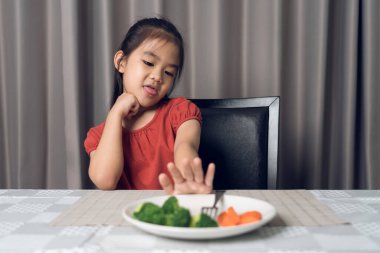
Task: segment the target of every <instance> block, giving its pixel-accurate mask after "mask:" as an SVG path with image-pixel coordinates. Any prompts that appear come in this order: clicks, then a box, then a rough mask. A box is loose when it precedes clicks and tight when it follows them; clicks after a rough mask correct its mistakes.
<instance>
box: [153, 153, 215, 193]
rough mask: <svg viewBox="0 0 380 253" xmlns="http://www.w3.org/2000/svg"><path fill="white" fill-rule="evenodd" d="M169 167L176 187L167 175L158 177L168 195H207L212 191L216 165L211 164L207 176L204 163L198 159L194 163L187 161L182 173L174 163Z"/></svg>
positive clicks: (162, 174)
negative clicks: (204, 171) (203, 166)
mask: <svg viewBox="0 0 380 253" xmlns="http://www.w3.org/2000/svg"><path fill="white" fill-rule="evenodd" d="M167 167H168V170H169V172H170V174H171V175H172V178H173V181H174V185H173V184H172V183H171V181H170V180H169V177H168V176H167V175H166V174H165V173H161V174H160V175H159V177H158V179H159V181H160V184H161V187H162V188H163V189H164V190H165V192H166V193H167V194H169V195H176V194H207V193H210V192H211V191H212V182H213V180H214V174H215V164H213V163H210V164H209V165H208V168H207V172H206V175H204V173H203V168H202V161H201V159H200V158H198V157H196V158H194V159H193V160H192V161H189V160H187V159H185V160H184V161H183V164H182V168H183V172H182V173H181V172H180V171H179V169H178V168H177V167H176V166H175V165H174V163H168V165H167Z"/></svg>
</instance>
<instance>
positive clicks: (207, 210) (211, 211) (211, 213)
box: [201, 207, 218, 218]
mask: <svg viewBox="0 0 380 253" xmlns="http://www.w3.org/2000/svg"><path fill="white" fill-rule="evenodd" d="M201 212H202V213H203V214H207V215H208V216H210V217H211V218H215V217H216V215H217V213H218V208H217V207H202V209H201Z"/></svg>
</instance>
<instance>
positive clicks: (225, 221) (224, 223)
mask: <svg viewBox="0 0 380 253" xmlns="http://www.w3.org/2000/svg"><path fill="white" fill-rule="evenodd" d="M217 220H218V223H219V226H221V227H228V226H234V225H235V224H233V223H232V222H231V220H230V219H229V218H228V214H227V212H222V213H221V214H219V215H218V218H217Z"/></svg>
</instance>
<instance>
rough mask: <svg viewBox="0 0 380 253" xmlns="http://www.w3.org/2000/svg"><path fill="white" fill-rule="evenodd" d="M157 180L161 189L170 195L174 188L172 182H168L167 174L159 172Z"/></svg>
mask: <svg viewBox="0 0 380 253" xmlns="http://www.w3.org/2000/svg"><path fill="white" fill-rule="evenodd" d="M158 181H159V182H160V185H161V187H162V189H163V190H164V191H165V192H166V194H168V195H172V194H173V192H174V188H173V185H172V183H171V182H170V180H169V178H168V176H167V175H166V174H164V173H161V174H160V175H159V176H158Z"/></svg>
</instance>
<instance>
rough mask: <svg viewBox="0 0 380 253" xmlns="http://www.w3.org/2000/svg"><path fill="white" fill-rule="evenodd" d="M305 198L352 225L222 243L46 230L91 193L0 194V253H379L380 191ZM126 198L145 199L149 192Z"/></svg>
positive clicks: (103, 229)
mask: <svg viewBox="0 0 380 253" xmlns="http://www.w3.org/2000/svg"><path fill="white" fill-rule="evenodd" d="M91 192H92V191H91ZM309 192H311V193H312V194H313V195H314V196H315V197H316V199H317V200H319V201H321V202H322V203H324V204H326V205H327V206H329V207H330V208H331V209H332V210H333V211H334V212H335V214H337V215H338V216H339V217H341V218H343V219H345V220H347V221H349V222H350V223H351V224H349V225H347V224H345V225H334V226H310V227H306V226H291V227H289V226H265V227H262V228H260V229H258V230H256V231H253V232H251V233H248V234H245V235H241V236H237V237H232V238H226V239H223V240H208V241H182V240H174V239H166V238H161V237H156V236H154V235H150V234H147V233H144V232H141V231H140V230H138V229H135V228H134V227H132V226H120V227H119V226H112V225H108V226H104V225H103V226H100V225H99V226H51V225H50V223H51V222H52V221H53V220H54V219H56V218H57V217H58V216H59V215H60V214H61V213H62V212H63V211H64V210H67V209H68V208H69V207H71V206H72V205H74V203H75V202H76V201H78V200H79V199H80V198H81V197H82V196H84V195H86V194H88V193H89V191H85V190H0V252H1V253H3V252H4V253H8V252H20V253H22V252H34V253H37V252H38V253H58V252H59V253H64V252H65V253H66V252H67V253H71V252H72V253H81V252H94V253H95V252H127V253H128V252H133V253H135V252H152V253H182V252H183V253H185V252H186V253H211V252H222V253H223V252H225V253H227V252H247V253H248V252H259V253H260V252H271V253H317V252H318V253H320V252H330V253H343V252H344V253H352V252H364V253H372V252H373V253H375V252H377V253H378V252H380V215H379V212H380V191H369V190H365V191H364V190H363V191H319V190H314V191H309ZM130 194H138V197H139V198H144V197H149V196H151V195H152V192H150V193H146V192H144V191H131V192H130ZM146 194H149V195H146ZM156 194H157V195H160V194H161V192H156Z"/></svg>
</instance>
